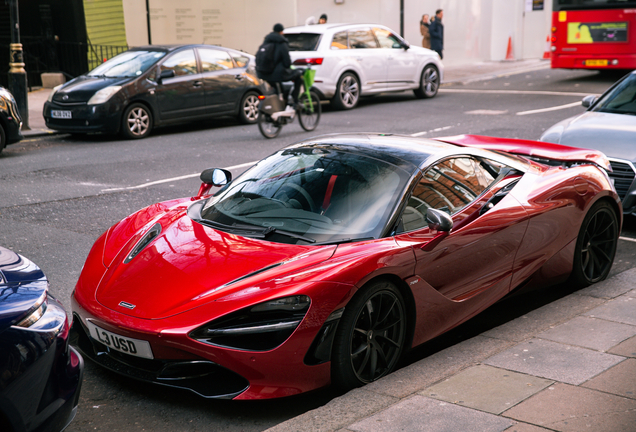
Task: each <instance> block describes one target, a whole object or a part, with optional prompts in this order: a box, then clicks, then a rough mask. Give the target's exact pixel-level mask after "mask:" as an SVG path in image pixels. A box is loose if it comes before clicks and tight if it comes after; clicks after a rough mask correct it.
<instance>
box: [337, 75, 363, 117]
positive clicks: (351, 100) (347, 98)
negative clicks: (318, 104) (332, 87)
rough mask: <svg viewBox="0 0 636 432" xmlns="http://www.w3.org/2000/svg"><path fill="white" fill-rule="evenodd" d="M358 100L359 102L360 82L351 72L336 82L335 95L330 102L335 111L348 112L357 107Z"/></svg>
mask: <svg viewBox="0 0 636 432" xmlns="http://www.w3.org/2000/svg"><path fill="white" fill-rule="evenodd" d="M358 100H360V80H358V77H357V76H355V75H354V74H352V73H351V72H347V73H345V74H343V75H342V76H341V77H340V79H339V80H338V86H337V87H336V94H335V95H334V97H333V99H331V102H333V104H334V106H335V107H336V109H343V110H348V109H351V108H354V107H355V106H356V105H358Z"/></svg>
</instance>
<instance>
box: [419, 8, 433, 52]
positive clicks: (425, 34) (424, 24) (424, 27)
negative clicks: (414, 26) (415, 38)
mask: <svg viewBox="0 0 636 432" xmlns="http://www.w3.org/2000/svg"><path fill="white" fill-rule="evenodd" d="M430 25H431V23H430V22H428V14H424V15H422V21H420V33H421V34H422V46H423V47H424V48H430V47H431V34H430V33H429V31H428V27H429V26H430Z"/></svg>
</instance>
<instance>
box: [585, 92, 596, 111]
mask: <svg viewBox="0 0 636 432" xmlns="http://www.w3.org/2000/svg"><path fill="white" fill-rule="evenodd" d="M594 102H596V96H594V95H589V96H585V97H584V98H583V100H582V101H581V105H583V106H584V107H585V108H589V107H591V106H592V105H594Z"/></svg>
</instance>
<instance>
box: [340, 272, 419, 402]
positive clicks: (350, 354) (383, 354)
mask: <svg viewBox="0 0 636 432" xmlns="http://www.w3.org/2000/svg"><path fill="white" fill-rule="evenodd" d="M406 329H407V321H406V307H405V304H404V299H403V298H402V295H401V294H400V292H399V291H398V289H397V288H396V287H395V285H393V284H392V283H390V282H388V281H376V282H373V283H371V284H370V285H369V286H367V287H366V288H363V289H362V290H361V291H360V292H358V294H356V295H355V296H354V298H353V299H352V300H351V301H350V302H349V304H348V305H347V306H346V308H345V311H344V314H343V315H342V318H341V320H340V322H339V323H338V328H337V330H336V336H335V339H334V344H333V350H332V358H331V380H332V382H333V383H334V385H336V386H338V387H340V388H341V389H343V390H350V389H352V388H355V387H360V386H361V385H364V384H367V383H370V382H372V381H376V380H378V379H380V378H382V377H383V376H385V375H387V374H389V373H390V372H392V371H393V370H394V369H395V367H396V366H397V364H398V361H399V360H400V357H401V356H402V352H403V351H404V344H405V341H406Z"/></svg>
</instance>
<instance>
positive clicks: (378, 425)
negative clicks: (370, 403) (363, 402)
mask: <svg viewBox="0 0 636 432" xmlns="http://www.w3.org/2000/svg"><path fill="white" fill-rule="evenodd" d="M512 425H513V421H511V420H510V419H506V418H503V417H498V416H495V415H493V414H488V413H484V412H481V411H477V410H472V409H469V408H464V407H461V406H458V405H453V404H449V403H446V402H442V401H438V400H435V399H429V398H426V397H423V396H419V395H417V396H412V397H410V398H408V399H404V400H403V401H402V402H400V403H398V404H396V405H393V406H391V407H390V408H388V409H385V410H383V411H381V412H379V413H377V414H375V415H373V416H371V417H369V418H367V419H364V420H362V421H360V422H357V423H355V424H353V425H351V426H348V427H347V429H348V430H351V431H355V432H379V431H381V432H398V431H409V432H418V431H426V432H430V431H435V432H457V431H462V432H468V431H475V432H503V431H505V430H506V429H508V428H509V427H510V426H512Z"/></svg>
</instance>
